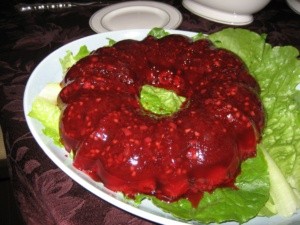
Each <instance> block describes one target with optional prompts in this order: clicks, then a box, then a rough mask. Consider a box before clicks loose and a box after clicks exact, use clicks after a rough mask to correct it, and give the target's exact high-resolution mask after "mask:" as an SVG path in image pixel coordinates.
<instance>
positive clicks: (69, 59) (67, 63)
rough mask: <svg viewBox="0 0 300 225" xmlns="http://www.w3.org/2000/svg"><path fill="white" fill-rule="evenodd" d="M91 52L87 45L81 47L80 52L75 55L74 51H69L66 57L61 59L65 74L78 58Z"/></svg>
mask: <svg viewBox="0 0 300 225" xmlns="http://www.w3.org/2000/svg"><path fill="white" fill-rule="evenodd" d="M89 54H90V51H89V50H88V48H87V46H85V45H83V46H81V47H80V49H79V51H78V53H77V54H76V55H75V56H74V55H73V52H71V51H67V54H66V55H65V57H64V58H62V59H59V61H60V64H61V67H62V70H63V74H65V73H66V72H67V70H68V69H69V68H70V67H71V66H72V65H74V64H75V63H76V62H77V61H78V60H80V59H81V58H83V57H85V56H87V55H89Z"/></svg>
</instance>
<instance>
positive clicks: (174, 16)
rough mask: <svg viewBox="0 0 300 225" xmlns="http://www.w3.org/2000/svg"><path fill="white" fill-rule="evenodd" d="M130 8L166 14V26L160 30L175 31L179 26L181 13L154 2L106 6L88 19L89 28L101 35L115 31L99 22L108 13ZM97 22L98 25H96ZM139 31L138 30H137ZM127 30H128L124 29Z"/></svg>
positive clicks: (171, 7)
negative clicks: (146, 9)
mask: <svg viewBox="0 0 300 225" xmlns="http://www.w3.org/2000/svg"><path fill="white" fill-rule="evenodd" d="M132 6H147V7H153V8H156V9H159V10H162V11H164V12H166V13H167V14H168V16H169V21H168V22H167V24H166V25H164V26H163V27H161V28H165V29H176V28H177V27H179V26H180V24H181V22H182V14H181V12H180V11H179V10H178V9H177V8H175V7H174V6H172V5H169V4H167V3H164V2H156V1H127V2H120V3H116V4H112V5H109V6H106V7H104V8H102V9H100V10H98V11H96V12H95V13H94V14H93V15H92V16H91V17H90V19H89V26H90V28H91V29H92V30H93V31H94V32H96V33H102V32H110V31H115V30H109V29H107V27H106V26H103V25H102V23H101V21H102V20H103V18H104V17H105V15H107V14H108V13H111V12H113V11H115V10H118V9H120V8H124V7H132ZM98 22H99V23H98ZM137 29H140V28H137ZM124 30H128V29H124Z"/></svg>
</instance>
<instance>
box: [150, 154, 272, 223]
mask: <svg viewBox="0 0 300 225" xmlns="http://www.w3.org/2000/svg"><path fill="white" fill-rule="evenodd" d="M268 177H269V174H268V171H267V165H266V163H265V160H264V157H263V156H262V153H261V152H258V156H257V157H255V158H251V159H249V160H247V161H245V162H244V163H243V164H242V168H241V175H240V176H238V177H237V180H236V183H235V184H236V186H237V187H238V190H235V189H232V188H218V189H216V190H215V191H214V192H213V193H211V194H210V193H205V194H204V197H203V198H202V199H201V201H200V203H199V205H198V207H197V208H194V207H193V206H192V205H191V203H190V202H189V201H188V200H186V199H181V200H179V201H177V202H174V203H166V202H163V201H159V200H157V199H156V198H153V203H154V204H155V205H157V206H158V207H160V208H162V209H163V210H164V211H166V212H171V213H172V214H173V215H174V216H175V217H179V218H181V219H186V220H196V221H201V222H203V223H211V222H217V223H221V222H224V221H231V220H233V221H238V222H240V223H243V222H246V221H248V220H249V219H251V218H252V217H254V216H256V215H257V213H258V211H259V209H261V208H262V207H263V206H264V205H265V203H266V201H267V200H268V198H269V179H268Z"/></svg>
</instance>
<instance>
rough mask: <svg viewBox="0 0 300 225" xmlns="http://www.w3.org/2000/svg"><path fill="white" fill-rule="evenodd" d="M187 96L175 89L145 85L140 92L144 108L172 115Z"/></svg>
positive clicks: (160, 113) (158, 113)
mask: <svg viewBox="0 0 300 225" xmlns="http://www.w3.org/2000/svg"><path fill="white" fill-rule="evenodd" d="M185 100H186V98H185V97H183V96H178V95H177V94H176V93H175V92H174V91H170V90H167V89H164V88H158V87H154V86H151V85H144V86H143V87H142V90H141V93H140V103H141V105H142V106H143V108H144V109H146V110H148V111H150V112H152V113H154V114H157V115H170V114H173V113H175V112H177V111H178V110H179V109H180V107H181V105H182V104H183V103H184V102H185Z"/></svg>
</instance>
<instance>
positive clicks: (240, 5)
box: [182, 0, 271, 25]
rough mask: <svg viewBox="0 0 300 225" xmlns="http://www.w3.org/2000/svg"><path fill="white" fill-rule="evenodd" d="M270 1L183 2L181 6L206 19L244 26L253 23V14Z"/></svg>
mask: <svg viewBox="0 0 300 225" xmlns="http://www.w3.org/2000/svg"><path fill="white" fill-rule="evenodd" d="M270 1H271V0H183V1H182V4H183V6H184V7H185V8H186V9H188V10H189V11H191V12H192V13H194V14H196V15H198V16H201V17H204V18H206V19H209V20H212V21H215V22H219V23H225V24H231V25H246V24H249V23H251V22H252V21H253V16H252V14H253V13H256V12H258V11H260V10H262V9H263V8H264V7H265V6H266V5H267V4H268V3H269V2H270Z"/></svg>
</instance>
